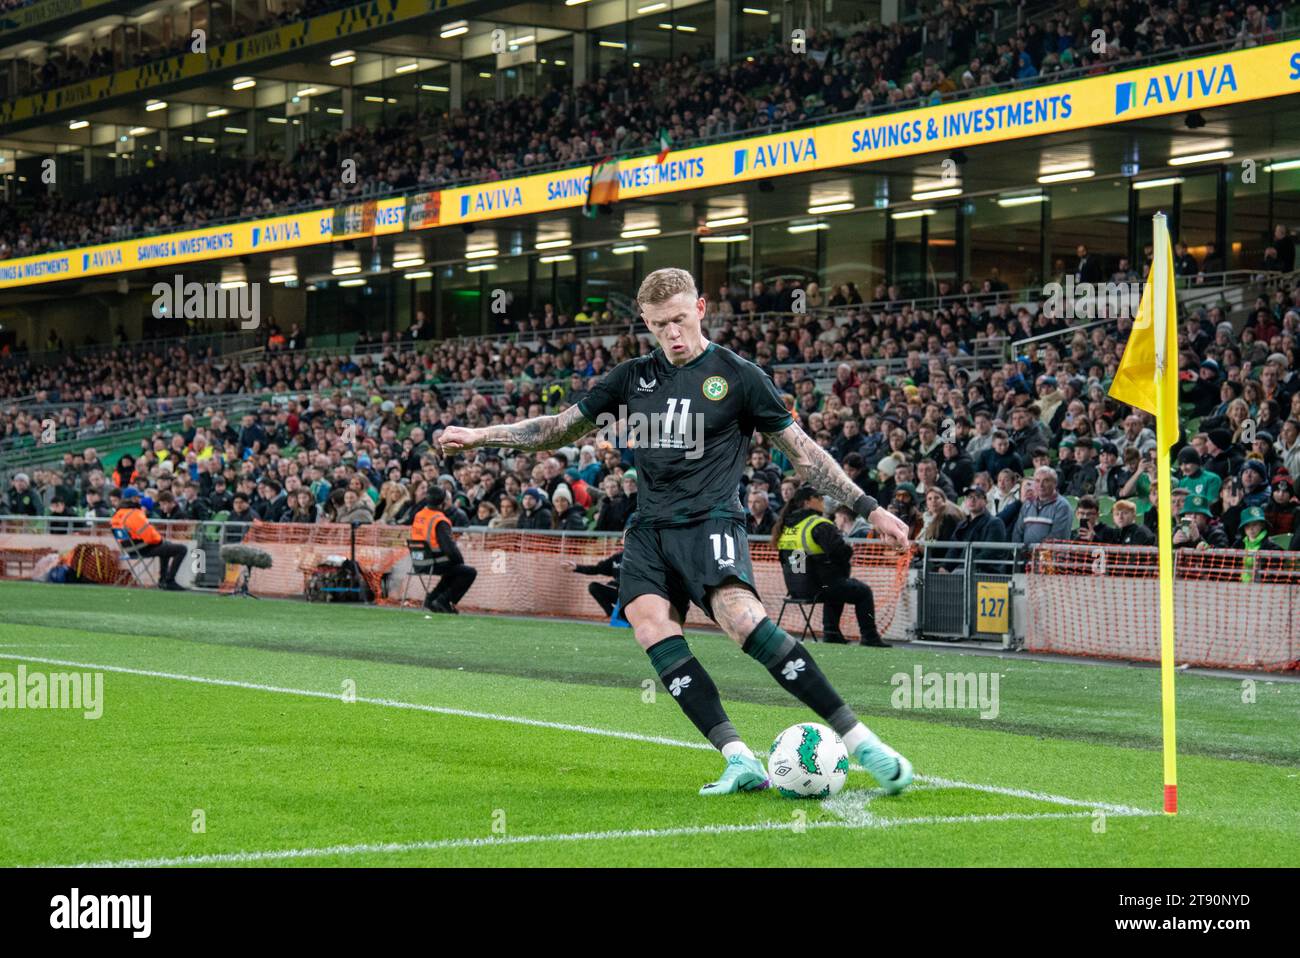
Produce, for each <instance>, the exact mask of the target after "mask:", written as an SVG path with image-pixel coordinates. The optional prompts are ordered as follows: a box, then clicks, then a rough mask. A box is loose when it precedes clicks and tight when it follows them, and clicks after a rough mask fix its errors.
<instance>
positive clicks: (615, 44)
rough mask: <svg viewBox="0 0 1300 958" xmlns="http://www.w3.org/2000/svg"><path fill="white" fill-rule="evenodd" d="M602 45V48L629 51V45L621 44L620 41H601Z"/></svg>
mask: <svg viewBox="0 0 1300 958" xmlns="http://www.w3.org/2000/svg"><path fill="white" fill-rule="evenodd" d="M600 45H601V46H602V47H607V48H608V49H610V50H626V49H627V44H626V43H621V42H619V41H618V40H601V41H600Z"/></svg>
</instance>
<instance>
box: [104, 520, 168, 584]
mask: <svg viewBox="0 0 1300 958" xmlns="http://www.w3.org/2000/svg"><path fill="white" fill-rule="evenodd" d="M113 538H114V539H116V540H117V546H118V548H119V549H120V550H121V552H122V558H123V559H125V560H126V567H127V569H128V571H130V573H131V575H132V577H134V579H135V581H136V584H137V585H141V586H143V585H146V584H147V585H151V586H155V587H156V586H157V585H158V577H157V576H156V575H154V573H153V570H152V569H151V568H150V567H149V562H150V561H151V560H152V559H153V556H147V555H141V553H140V550H141V549H143V548H144V543H143V542H140V541H139V540H138V539H132V538H131V533H129V532H127V531H126V530H125V529H114V530H113ZM146 580H147V581H146Z"/></svg>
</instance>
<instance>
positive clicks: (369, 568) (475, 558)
mask: <svg viewBox="0 0 1300 958" xmlns="http://www.w3.org/2000/svg"><path fill="white" fill-rule="evenodd" d="M407 537H408V529H407V528H405V527H396V526H380V525H367V526H360V527H359V528H358V529H357V537H356V559H357V565H358V566H359V567H360V569H361V573H362V575H363V576H364V577H365V579H366V584H367V585H369V586H370V589H371V592H372V594H373V595H374V596H375V597H376V601H377V602H379V603H380V604H383V605H398V604H405V605H411V606H418V605H419V604H420V603H421V602H423V600H424V595H425V593H424V589H423V587H422V586H421V584H420V582H419V580H418V579H417V578H416V577H415V576H413V575H411V574H410V568H411V565H410V559H409V557H408V555H407V549H406V542H407ZM456 542H457V545H458V546H459V547H460V550H461V553H462V554H463V555H464V557H465V561H466V562H467V563H468V564H469V565H471V566H474V567H475V568H476V569H477V570H478V578H477V579H476V580H475V582H474V585H473V586H472V587H471V588H470V590H469V592H468V593H467V594H466V596H465V598H464V599H463V600H461V601H460V602H459V603H458V605H459V607H460V608H461V609H463V610H466V611H477V612H498V613H504V614H508V615H542V616H564V617H574V618H591V619H596V618H602V615H601V611H600V607H599V606H598V605H597V604H596V602H595V600H594V599H592V597H591V596H590V594H589V593H588V592H587V585H588V583H590V582H594V581H607V580H603V579H601V578H600V577H598V576H588V575H581V574H579V573H577V572H574V571H572V570H570V569H569V568H567V567H566V566H565V564H564V563H565V562H566V561H572V562H576V563H577V564H579V565H591V564H594V563H596V562H599V561H600V560H601V559H603V558H605V557H606V556H607V555H610V554H611V553H613V552H615V551H617V550H618V549H619V548H620V547H621V545H622V543H621V540H620V539H619V538H618V537H616V536H595V535H583V534H581V533H573V534H565V535H546V534H538V533H529V532H521V531H518V530H513V529H501V530H481V529H474V530H464V529H462V530H458V534H457V539H456ZM243 544H244V545H248V546H253V547H255V548H258V549H263V550H265V551H266V552H268V553H270V555H271V558H272V562H273V566H272V568H270V569H254V570H253V572H252V576H251V578H250V580H249V589H250V590H251V591H252V592H253V593H254V594H256V595H274V596H302V595H304V593H305V591H306V587H307V583H308V581H309V580H310V578H311V576H312V574H313V573H314V572H315V571H316V570H317V568H318V567H320V566H321V565H322V563H324V562H325V561H326V560H327V559H328V558H330V557H332V556H333V557H342V558H349V557H350V555H351V553H350V548H349V528H348V527H347V526H346V525H332V524H318V525H292V524H279V523H257V524H255V525H253V526H251V527H250V528H249V529H248V533H247V535H246V536H245V537H244V539H243ZM750 554H751V556H752V558H753V563H754V576H755V581H756V585H757V586H758V592H759V595H760V596H761V597H762V599H763V604H764V606H765V607H766V608H767V611H768V614H769V615H770V616H772V618H773V619H775V618H776V617H777V614H778V613H779V611H780V609H781V599H782V598H783V597H784V596H785V582H784V579H783V578H782V575H781V567H780V563H779V561H778V559H777V555H776V550H774V549H773V548H772V547H771V545H770V544H769V543H767V542H759V541H754V542H751V544H750ZM908 560H909V555H908V554H906V553H902V552H900V551H899V550H898V549H895V548H891V547H888V546H885V545H882V544H876V543H856V544H855V545H854V561H853V575H854V576H855V577H856V578H858V579H861V580H863V581H865V582H866V583H867V585H869V586H870V587H871V589H872V591H873V592H874V593H875V602H876V621H877V627H878V628H879V630H880V632H881V633H882V634H883V633H884V632H885V631H886V630H888V628H889V625H890V623H891V622H892V621H893V619H894V615H895V613H896V612H897V610H898V607H899V600H900V598H901V597H902V594H903V590H904V587H905V585H906V583H907V567H908ZM241 573H242V569H241V568H239V567H236V566H228V567H227V569H226V576H225V581H224V582H223V583H222V586H221V588H222V591H230V590H231V589H233V588H234V587H235V584H236V582H237V581H238V578H239V576H240V574H241ZM794 614H795V613H793V612H790V613H788V614H787V618H786V624H787V625H788V624H789V623H790V621H791V620H790V616H791V615H794ZM818 616H819V619H818V621H817V622H816V624H817V626H818V627H819V628H820V625H821V622H820V612H819V613H818ZM686 621H687V624H689V625H707V624H708V622H709V620H708V618H707V617H706V616H705V615H704V614H703V613H702V612H701V611H700V610H698V609H695V608H694V607H692V609H691V612H690V614H689V615H688V616H687V620H686ZM841 630H842V631H843V633H844V634H845V635H846V636H849V637H857V635H858V631H857V620H856V619H855V617H854V615H853V610H852V608H851V607H850V608H846V609H845V612H844V615H843V616H842V621H841Z"/></svg>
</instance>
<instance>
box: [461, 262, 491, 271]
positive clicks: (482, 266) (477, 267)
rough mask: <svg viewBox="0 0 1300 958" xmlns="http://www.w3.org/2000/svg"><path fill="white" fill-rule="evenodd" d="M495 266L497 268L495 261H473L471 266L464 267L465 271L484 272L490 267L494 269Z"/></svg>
mask: <svg viewBox="0 0 1300 958" xmlns="http://www.w3.org/2000/svg"><path fill="white" fill-rule="evenodd" d="M496 268H497V264H496V263H475V264H474V265H473V266H466V267H465V272H467V273H483V272H486V271H487V270H490V269H496Z"/></svg>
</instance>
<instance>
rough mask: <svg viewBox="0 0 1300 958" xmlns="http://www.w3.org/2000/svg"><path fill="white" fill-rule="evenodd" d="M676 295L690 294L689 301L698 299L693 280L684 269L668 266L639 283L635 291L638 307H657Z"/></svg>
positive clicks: (698, 295)
mask: <svg viewBox="0 0 1300 958" xmlns="http://www.w3.org/2000/svg"><path fill="white" fill-rule="evenodd" d="M678 293H690V294H691V299H699V298H700V294H699V292H698V291H697V290H696V288H695V279H694V277H692V276H691V274H690V273H688V272H687V271H686V270H684V269H678V268H677V267H675V266H669V267H666V268H664V269H657V270H655V271H654V272H653V273H651V274H650V275H649V276H647V277H646V278H645V279H643V280H642V281H641V288H640V289H638V290H637V293H636V301H637V305H639V306H657V305H659V304H660V303H665V302H667V301H668V300H670V299H672V298H673V297H674V296H676V295H677V294H678Z"/></svg>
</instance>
